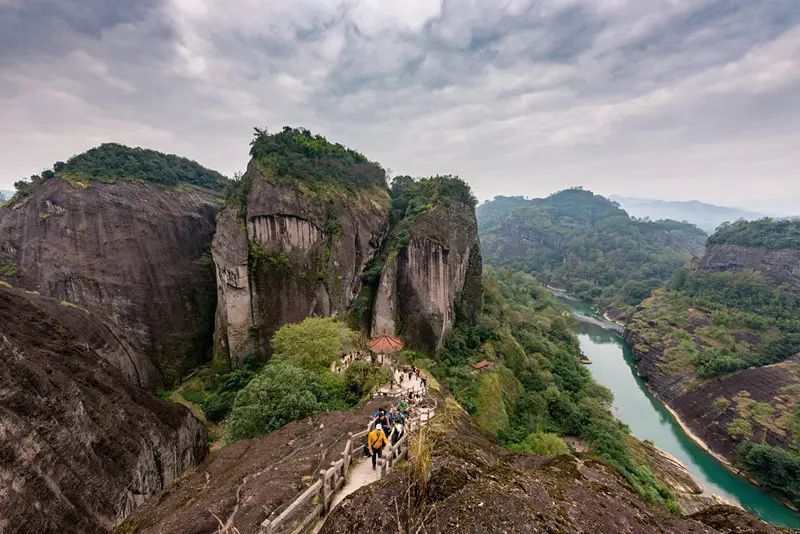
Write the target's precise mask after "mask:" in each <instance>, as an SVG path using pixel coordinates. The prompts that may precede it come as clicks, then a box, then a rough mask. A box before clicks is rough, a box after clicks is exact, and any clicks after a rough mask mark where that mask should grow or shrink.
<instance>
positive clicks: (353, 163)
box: [250, 126, 386, 195]
mask: <svg viewBox="0 0 800 534" xmlns="http://www.w3.org/2000/svg"><path fill="white" fill-rule="evenodd" d="M250 155H251V156H252V157H253V158H255V159H256V160H257V161H258V162H259V164H260V165H261V168H262V171H263V172H265V174H266V175H267V176H268V178H271V179H275V180H294V181H297V182H300V183H302V184H304V185H305V186H307V187H308V188H309V189H310V190H311V191H312V192H315V193H317V194H320V195H323V194H326V193H328V192H329V190H330V188H337V187H342V188H344V189H345V190H347V191H350V192H356V191H358V190H359V189H364V188H367V189H368V188H381V189H386V173H385V172H384V170H383V169H382V168H381V166H380V165H378V164H377V163H375V162H371V161H369V160H368V159H367V158H366V156H364V155H363V154H361V153H359V152H356V151H355V150H352V149H350V148H347V147H345V146H343V145H341V144H339V143H331V142H330V141H328V140H327V139H325V138H324V137H322V136H321V135H314V134H312V133H311V132H310V131H308V130H306V129H304V128H291V127H289V126H285V127H284V128H283V130H281V131H280V132H277V133H272V134H271V133H269V132H268V131H267V130H266V129H260V128H256V129H255V137H254V139H253V141H252V142H251V143H250Z"/></svg>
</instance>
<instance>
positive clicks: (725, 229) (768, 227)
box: [708, 217, 800, 249]
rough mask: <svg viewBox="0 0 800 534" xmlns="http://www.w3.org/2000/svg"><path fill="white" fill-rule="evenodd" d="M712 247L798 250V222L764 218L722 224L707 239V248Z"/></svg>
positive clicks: (799, 225)
mask: <svg viewBox="0 0 800 534" xmlns="http://www.w3.org/2000/svg"><path fill="white" fill-rule="evenodd" d="M712 245H735V246H739V247H751V248H760V247H763V248H768V249H784V248H800V220H797V219H791V220H790V219H787V220H774V219H770V218H769V217H765V218H763V219H758V220H757V221H736V222H734V223H732V224H722V225H720V227H719V228H717V231H716V232H715V233H714V234H713V235H712V236H711V237H709V238H708V246H712Z"/></svg>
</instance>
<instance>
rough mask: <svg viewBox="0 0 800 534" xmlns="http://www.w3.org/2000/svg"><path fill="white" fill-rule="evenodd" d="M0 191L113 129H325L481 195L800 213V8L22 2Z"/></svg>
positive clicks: (1, 51)
mask: <svg viewBox="0 0 800 534" xmlns="http://www.w3.org/2000/svg"><path fill="white" fill-rule="evenodd" d="M0 116H2V121H0V188H6V189H8V188H10V186H11V184H12V183H13V182H14V181H15V180H17V179H19V178H21V177H24V176H28V175H30V174H31V173H34V172H38V171H40V170H41V169H43V168H45V167H48V166H50V165H51V164H52V163H53V162H54V161H56V160H62V159H65V158H67V157H69V156H70V155H72V154H76V153H79V152H81V151H83V150H85V149H87V148H90V147H92V146H94V145H97V144H99V143H101V142H105V141H116V142H121V143H125V144H129V145H136V146H144V147H150V148H155V149H158V150H162V151H166V152H172V153H177V154H181V155H185V156H188V157H190V158H192V159H195V160H197V161H199V162H200V163H202V164H204V165H207V166H209V167H212V168H215V169H217V170H220V171H222V172H224V173H226V174H229V175H230V174H233V173H234V172H235V171H237V170H241V169H244V167H245V165H246V162H247V150H248V142H249V140H250V137H251V133H252V128H253V126H262V127H263V126H266V127H267V128H269V129H278V128H280V127H281V126H283V125H287V124H288V125H294V126H304V127H307V128H309V129H311V130H312V131H313V132H315V133H322V134H323V135H325V136H327V137H328V138H330V139H333V140H336V141H339V142H342V143H344V144H346V145H349V146H352V147H354V148H356V149H358V150H360V151H362V152H364V153H365V154H366V155H367V156H368V157H369V158H370V159H373V160H376V161H379V162H380V163H381V164H383V166H384V167H386V168H388V169H391V170H392V171H393V172H394V173H395V174H399V173H403V174H412V175H430V174H436V173H452V174H459V175H461V176H462V177H464V178H465V179H466V180H467V181H468V182H470V184H471V185H472V186H473V188H474V190H475V192H476V194H477V195H478V196H479V198H481V199H486V198H490V197H492V196H494V195H495V194H501V193H502V194H519V195H527V196H541V195H545V194H548V193H550V192H552V191H555V190H558V189H561V188H564V187H568V186H571V185H583V186H585V187H587V188H590V189H592V190H595V191H597V192H600V193H604V194H611V193H617V194H622V195H627V196H645V197H657V198H665V199H689V198H697V199H701V200H706V201H712V202H716V203H723V204H731V205H739V206H743V207H749V208H753V209H757V210H766V211H771V212H775V213H800V1H798V0H685V1H684V0H630V1H625V0H538V1H518V0H506V1H501V0H486V1H475V0H473V1H462V0H402V1H398V0H386V1H378V0H343V1H338V0H327V1H325V0H242V1H235V0H225V1H218V2H215V1H210V0H135V1H134V0H130V1H124V0H113V1H112V0H106V1H101V0H75V1H40V0H0Z"/></svg>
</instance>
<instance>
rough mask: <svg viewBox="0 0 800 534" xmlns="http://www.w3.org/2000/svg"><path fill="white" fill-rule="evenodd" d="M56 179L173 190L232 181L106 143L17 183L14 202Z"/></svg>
mask: <svg viewBox="0 0 800 534" xmlns="http://www.w3.org/2000/svg"><path fill="white" fill-rule="evenodd" d="M55 177H58V178H63V179H65V180H69V181H70V182H72V183H76V184H82V185H83V186H84V187H85V186H86V185H87V184H88V183H89V182H90V181H92V180H96V181H99V182H107V183H114V182H116V181H117V180H142V181H145V182H154V183H158V184H163V185H167V186H171V187H175V186H178V185H181V184H189V185H194V186H197V187H205V188H209V189H222V188H224V187H225V185H226V184H227V182H228V180H227V179H226V178H225V177H224V176H223V175H221V174H220V173H218V172H216V171H212V170H210V169H206V168H205V167H203V166H202V165H200V164H199V163H196V162H194V161H191V160H189V159H187V158H182V157H180V156H175V155H172V154H164V153H162V152H157V151H155V150H149V149H146V148H131V147H127V146H124V145H119V144H116V143H104V144H102V145H100V146H98V147H95V148H92V149H90V150H87V151H86V152H84V153H83V154H79V155H77V156H73V157H71V158H70V159H69V160H67V162H66V163H64V162H63V161H59V162H57V163H56V164H55V165H53V168H52V169H47V170H44V171H42V173H41V174H39V175H33V176H31V177H30V179H29V180H27V181H26V180H20V181H18V182H16V183H15V184H14V187H15V188H16V190H17V192H16V194H15V195H14V199H13V200H15V201H16V200H18V199H19V198H22V197H24V196H26V195H29V194H31V193H33V192H35V191H37V190H38V188H39V187H41V185H42V184H43V183H44V182H46V181H47V180H50V179H51V178H55Z"/></svg>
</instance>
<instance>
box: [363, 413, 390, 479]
mask: <svg viewBox="0 0 800 534" xmlns="http://www.w3.org/2000/svg"><path fill="white" fill-rule="evenodd" d="M387 443H388V441H387V440H386V434H384V433H383V428H382V427H381V425H380V423H378V424H377V425H375V430H373V431H372V432H370V433H369V436H367V445H368V446H369V453H370V455H371V456H372V470H373V471H375V465H376V464H377V462H378V458H380V457H381V453H382V452H383V447H384V446H385V445H386V444H387Z"/></svg>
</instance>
